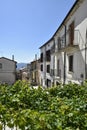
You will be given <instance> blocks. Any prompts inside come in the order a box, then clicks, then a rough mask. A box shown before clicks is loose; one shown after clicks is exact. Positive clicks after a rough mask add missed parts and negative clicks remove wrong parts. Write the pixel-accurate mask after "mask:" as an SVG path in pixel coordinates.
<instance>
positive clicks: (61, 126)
mask: <svg viewBox="0 0 87 130" xmlns="http://www.w3.org/2000/svg"><path fill="white" fill-rule="evenodd" d="M0 123H1V124H0V129H2V124H4V125H5V124H6V125H7V126H8V127H10V128H13V127H14V126H15V127H17V128H20V129H21V130H87V83H85V84H84V85H83V86H80V85H77V84H68V85H64V86H63V87H61V85H60V86H57V87H52V88H48V89H45V90H44V89H42V88H41V87H39V88H38V89H34V88H32V87H31V86H30V85H29V84H28V83H26V82H22V81H17V82H16V83H15V84H14V85H13V86H8V85H0Z"/></svg>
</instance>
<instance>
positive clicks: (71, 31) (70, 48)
mask: <svg viewBox="0 0 87 130" xmlns="http://www.w3.org/2000/svg"><path fill="white" fill-rule="evenodd" d="M52 41H53V46H52V48H51V61H50V64H51V68H50V72H51V77H50V78H51V85H52V83H54V84H59V83H60V82H62V83H64V84H65V83H69V82H76V83H80V82H81V81H82V80H85V79H86V78H87V49H86V44H87V0H77V1H76V2H75V4H74V5H73V6H72V8H71V10H70V11H69V13H68V14H67V16H66V17H65V19H64V20H63V22H62V23H61V25H60V26H59V28H58V29H57V31H56V32H55V33H54V35H53V36H52V38H51V39H50V41H49V45H51V42H52ZM47 45H48V42H47V44H46V46H47ZM44 46H45V44H44V45H43V46H42V47H41V48H40V49H41V52H42V50H43V48H44ZM43 53H45V50H43ZM43 64H44V61H43ZM44 73H45V69H44ZM41 74H43V73H41ZM41 77H42V76H41ZM45 78H46V77H45ZM43 79H44V78H43Z"/></svg>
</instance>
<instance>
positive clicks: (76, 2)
mask: <svg viewBox="0 0 87 130" xmlns="http://www.w3.org/2000/svg"><path fill="white" fill-rule="evenodd" d="M79 1H80V0H76V1H75V3H74V4H73V6H72V7H71V9H70V11H69V12H68V14H67V15H66V17H65V18H64V20H63V21H62V23H61V24H60V26H59V27H58V29H57V30H56V32H55V33H54V35H53V36H52V37H51V38H50V39H49V40H48V41H47V42H46V43H45V44H43V45H42V46H41V47H40V48H39V49H41V48H42V47H43V46H45V45H46V44H48V43H49V42H50V41H51V40H53V39H54V36H55V35H56V33H57V32H58V31H59V29H60V28H61V27H62V25H64V23H65V20H66V19H67V18H68V16H69V15H70V13H71V12H72V10H73V9H74V8H75V6H76V5H77V4H78V3H79Z"/></svg>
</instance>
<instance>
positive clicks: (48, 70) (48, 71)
mask: <svg viewBox="0 0 87 130" xmlns="http://www.w3.org/2000/svg"><path fill="white" fill-rule="evenodd" d="M47 73H50V65H47Z"/></svg>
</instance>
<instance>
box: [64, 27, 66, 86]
mask: <svg viewBox="0 0 87 130" xmlns="http://www.w3.org/2000/svg"><path fill="white" fill-rule="evenodd" d="M64 27H65V47H66V25H64ZM63 78H64V81H63V84H65V83H66V51H64V77H63Z"/></svg>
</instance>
